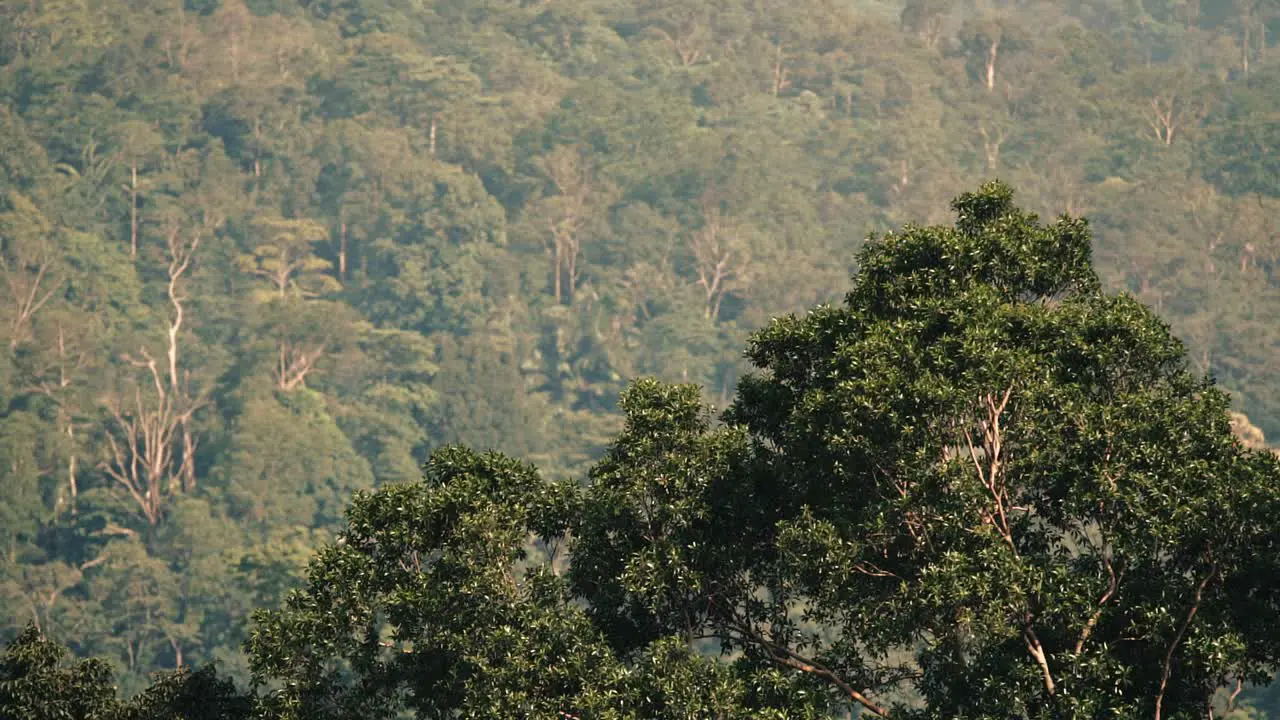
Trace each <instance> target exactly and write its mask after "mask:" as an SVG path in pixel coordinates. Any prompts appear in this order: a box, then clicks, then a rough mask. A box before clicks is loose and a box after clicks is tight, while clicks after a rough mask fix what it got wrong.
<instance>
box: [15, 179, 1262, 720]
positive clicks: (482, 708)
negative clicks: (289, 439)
mask: <svg viewBox="0 0 1280 720" xmlns="http://www.w3.org/2000/svg"><path fill="white" fill-rule="evenodd" d="M954 205H955V209H956V212H957V214H958V221H957V223H956V225H955V227H937V226H934V227H916V226H908V227H907V228H906V229H905V230H904V231H902V232H901V233H896V234H890V235H888V236H887V237H884V238H881V239H874V240H872V241H871V242H869V243H868V244H867V245H866V246H865V247H864V249H863V250H862V251H861V252H860V254H859V266H860V268H861V269H860V271H859V274H858V275H857V277H856V279H855V285H854V288H853V290H852V291H851V292H850V293H849V294H848V296H847V298H846V301H845V303H844V305H843V306H840V307H831V306H825V305H824V306H819V307H817V308H815V309H814V310H813V311H811V312H810V313H808V314H807V315H805V316H803V317H798V316H795V315H789V316H786V317H782V318H779V319H777V320H775V321H774V322H773V323H771V324H770V326H769V327H768V328H766V329H765V330H762V331H760V332H758V333H756V334H755V335H754V336H753V337H752V340H751V344H750V347H749V350H748V353H747V355H748V357H749V358H750V360H751V362H752V363H753V365H754V366H755V367H756V368H757V370H758V371H761V372H758V373H757V374H753V375H750V376H747V377H745V378H744V379H743V380H742V382H741V383H740V385H739V391H738V394H737V397H736V399H735V400H734V402H733V404H732V405H731V407H730V408H729V410H728V411H726V412H725V413H724V415H723V418H722V419H723V423H722V424H715V423H713V422H712V418H711V415H710V413H709V412H708V409H707V408H706V407H705V406H704V405H703V404H702V401H701V396H700V395H701V394H700V391H699V389H698V388H697V387H696V386H694V385H687V384H685V385H669V384H663V383H661V382H659V381H657V380H652V379H646V380H641V381H638V382H636V383H635V384H634V385H633V386H632V387H631V388H630V389H628V390H627V391H626V392H624V393H623V395H622V397H621V399H620V408H621V410H622V413H623V416H624V418H625V422H624V426H623V429H622V431H621V433H620V434H619V435H618V436H617V437H616V438H615V439H614V441H613V442H612V443H611V444H610V445H609V447H608V449H607V451H606V452H605V454H604V456H603V457H602V458H601V460H600V461H599V462H598V463H596V464H595V466H594V467H593V468H592V469H591V471H590V473H589V478H588V482H587V483H586V484H585V485H582V484H579V483H577V482H574V481H572V480H560V481H556V480H546V479H544V478H542V477H541V476H540V475H539V474H538V472H537V471H536V469H535V468H534V467H533V466H531V465H528V464H524V463H521V462H518V461H515V460H511V459H509V458H507V457H505V456H504V455H502V454H499V453H495V452H490V453H486V454H483V455H478V454H476V453H475V452H473V451H471V450H468V449H465V448H461V447H447V448H443V449H441V450H438V451H436V452H434V453H432V455H431V458H430V460H429V461H428V462H427V464H426V475H425V478H424V479H422V480H421V481H419V482H415V483H399V484H392V485H388V486H387V487H384V488H382V489H380V490H377V491H376V492H373V493H368V492H360V493H358V494H357V495H356V497H355V500H354V502H353V504H352V506H351V509H350V510H349V512H348V513H347V521H346V524H345V527H344V529H343V530H342V532H340V533H339V534H338V536H337V538H336V539H335V541H333V542H331V543H328V544H326V545H325V546H324V547H323V548H322V549H321V550H320V552H319V553H318V555H317V556H316V558H315V559H314V560H313V561H311V563H310V564H309V566H308V571H307V579H306V582H305V584H304V585H303V586H302V587H301V588H300V589H299V590H295V591H293V592H291V593H289V594H288V596H287V599H286V600H285V602H284V603H283V606H282V607H281V608H280V609H278V610H274V611H263V612H261V613H259V614H257V616H256V618H255V620H256V622H255V626H254V629H253V631H252V634H251V636H250V639H249V641H248V643H247V645H246V649H247V650H248V652H249V657H250V666H251V671H252V677H253V687H254V688H256V689H257V691H258V692H256V693H255V694H253V695H246V694H242V693H239V692H237V691H236V689H235V688H234V686H233V685H232V684H231V683H229V682H227V681H226V680H225V679H219V678H218V677H217V675H216V673H215V671H213V670H211V669H209V668H206V669H204V670H202V671H200V672H199V673H195V674H192V673H190V672H187V671H179V672H178V673H176V674H169V675H165V676H161V677H159V678H158V679H157V681H156V684H155V685H154V686H153V687H151V688H149V689H148V690H147V691H145V692H143V693H140V694H139V695H138V696H137V697H136V698H133V699H131V700H128V701H126V702H121V701H120V700H119V699H118V698H117V697H116V696H115V693H114V688H112V687H111V686H110V685H109V684H108V683H109V671H108V670H107V668H106V666H105V664H104V663H102V662H101V661H99V660H88V661H81V662H80V663H78V664H76V665H74V666H73V667H70V668H67V667H60V666H59V664H58V661H59V654H60V650H59V648H58V647H57V646H56V645H54V644H53V643H51V642H49V641H47V640H45V639H43V638H41V637H40V635H39V633H38V632H37V630H36V629H35V628H34V627H29V628H28V630H27V631H26V632H25V633H24V634H23V635H22V636H21V637H19V638H18V640H17V641H16V642H15V643H14V644H12V645H11V646H10V648H9V649H8V651H7V652H6V654H5V656H4V658H3V660H2V661H0V693H8V696H4V695H0V712H5V710H3V708H14V709H15V710H14V711H12V712H10V715H11V716H14V717H19V716H21V717H56V716H58V715H57V714H56V713H62V716H64V717H65V716H68V715H69V716H71V717H74V718H95V719H96V718H102V719H104V720H105V719H106V718H113V717H117V716H127V717H131V716H139V717H175V716H176V717H185V718H195V717H222V718H228V719H230V718H245V719H246V720H247V719H248V718H251V717H260V718H279V719H280V720H286V719H287V720H302V719H303V718H307V719H315V720H325V719H326V718H334V719H335V720H336V719H339V718H350V719H352V720H354V719H355V718H364V719H373V718H387V719H388V720H392V719H394V718H400V717H404V716H405V714H406V713H408V716H411V717H458V716H465V717H490V718H512V717H517V718H520V717H524V718H551V717H561V718H564V717H569V718H615V719H619V720H621V719H622V718H635V719H636V720H639V719H640V718H655V717H670V718H695V717H696V718H711V717H724V718H728V717H755V718H776V719H778V720H781V719H782V718H806V717H807V718H822V717H831V716H832V713H845V714H848V713H851V712H855V711H856V712H858V713H859V715H860V716H861V715H863V714H867V715H871V716H875V717H890V718H919V719H921V720H923V719H925V718H938V719H942V718H990V719H993V720H994V719H995V718H1007V717H1020V718H1040V719H1043V720H1050V719H1057V718H1064V717H1070V718H1083V717H1121V718H1138V717H1155V718H1157V719H1159V718H1168V719H1170V720H1172V719H1174V718H1186V719H1190V718H1198V717H1204V716H1205V715H1206V714H1207V713H1208V714H1211V713H1212V710H1211V708H1212V709H1213V710H1216V711H1218V712H1225V713H1226V714H1227V715H1228V716H1242V715H1243V716H1248V715H1249V714H1250V713H1251V712H1254V711H1255V710H1256V709H1255V708H1254V707H1253V706H1252V705H1249V704H1245V705H1238V698H1237V697H1236V696H1234V695H1229V694H1228V695H1226V698H1225V700H1224V699H1223V696H1224V693H1226V691H1227V690H1228V688H1231V687H1239V686H1240V685H1241V684H1242V683H1244V682H1247V681H1261V680H1265V679H1267V678H1269V677H1270V676H1271V673H1272V672H1274V671H1275V669H1276V666H1277V664H1280V615H1278V614H1277V611H1278V610H1280V585H1278V584H1277V582H1276V578H1277V577H1280V567H1278V564H1280V558H1277V556H1276V554H1275V553H1274V547H1275V542H1276V532H1277V526H1276V524H1275V522H1274V520H1273V518H1274V517H1275V516H1276V513H1277V512H1280V459H1278V458H1277V456H1276V455H1275V454H1274V453H1272V452H1270V451H1267V450H1265V449H1252V448H1247V447H1246V446H1245V444H1244V443H1243V442H1241V441H1240V440H1239V439H1237V437H1236V435H1235V433H1234V432H1233V427H1232V418H1231V416H1230V414H1229V412H1228V407H1229V402H1228V398H1227V397H1226V396H1225V395H1224V394H1223V393H1221V392H1220V391H1218V390H1216V389H1215V388H1214V387H1213V385H1212V383H1210V382H1207V381H1204V380H1201V379H1197V378H1196V377H1195V376H1194V375H1193V374H1192V373H1191V372H1190V371H1189V370H1188V364H1187V362H1186V359H1185V352H1184V349H1183V346H1182V344H1181V343H1180V342H1178V341H1177V340H1176V339H1174V338H1173V337H1172V335H1171V334H1170V333H1169V329H1168V327H1167V326H1166V325H1165V324H1164V323H1163V322H1162V321H1160V320H1159V319H1158V318H1157V317H1156V316H1155V315H1154V314H1153V313H1152V312H1151V311H1150V309H1148V308H1147V307H1145V306H1143V305H1142V304H1141V303H1139V302H1138V301H1136V300H1134V299H1133V298H1132V297H1130V296H1128V295H1110V294H1107V293H1105V292H1103V291H1102V289H1101V284H1100V282H1099V279H1098V277H1097V276H1096V274H1095V273H1094V272H1093V269H1092V265H1091V249H1090V245H1091V241H1092V238H1091V236H1090V233H1089V232H1088V228H1087V225H1086V224H1085V223H1084V222H1083V221H1081V220H1075V219H1072V218H1070V217H1066V216H1064V217H1063V218H1062V219H1060V220H1059V221H1058V222H1057V223H1055V224H1053V225H1051V226H1048V227H1045V226H1042V225H1040V224H1039V223H1038V221H1037V218H1036V217H1035V216H1034V215H1030V214H1027V213H1024V212H1022V211H1020V210H1018V209H1017V208H1016V207H1014V206H1013V204H1012V192H1011V191H1010V190H1009V189H1008V188H1007V186H1004V185H1002V184H999V183H992V184H989V185H986V186H984V187H983V188H982V189H981V190H980V191H978V192H976V193H971V194H966V195H964V196H961V197H960V198H959V199H958V200H957V201H956V202H955V204H954ZM566 565H567V568H566ZM45 697H53V698H57V699H58V701H59V702H60V703H63V704H64V705H65V707H56V708H50V707H48V706H47V705H46V704H45V701H44V700H43V699H42V698H45ZM1223 705H1226V707H1225V708H1224V707H1223ZM55 711H56V712H55ZM50 713H54V714H50Z"/></svg>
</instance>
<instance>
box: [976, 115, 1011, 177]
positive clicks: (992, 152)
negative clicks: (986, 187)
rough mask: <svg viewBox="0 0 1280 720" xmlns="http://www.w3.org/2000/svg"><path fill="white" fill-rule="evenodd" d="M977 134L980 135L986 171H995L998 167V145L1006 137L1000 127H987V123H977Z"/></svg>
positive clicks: (1002, 142)
mask: <svg viewBox="0 0 1280 720" xmlns="http://www.w3.org/2000/svg"><path fill="white" fill-rule="evenodd" d="M978 134H979V135H981V136H982V150H983V153H984V155H985V158H986V169H987V172H989V173H991V172H995V171H996V170H998V169H999V167H1000V146H1001V145H1003V144H1004V141H1005V140H1006V139H1007V136H1006V135H1005V130H1004V128H1002V127H997V128H995V129H988V128H987V124H986V123H983V122H980V123H978Z"/></svg>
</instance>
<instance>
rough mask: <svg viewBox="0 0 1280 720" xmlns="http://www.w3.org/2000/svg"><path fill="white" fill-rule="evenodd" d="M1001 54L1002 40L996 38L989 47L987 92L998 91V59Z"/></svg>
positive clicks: (986, 78) (986, 79)
mask: <svg viewBox="0 0 1280 720" xmlns="http://www.w3.org/2000/svg"><path fill="white" fill-rule="evenodd" d="M999 52H1000V39H999V38H994V39H992V40H991V42H990V44H989V45H988V46H987V73H986V77H985V78H984V80H985V83H984V84H985V85H986V87H987V92H995V90H996V58H997V56H998V55H999Z"/></svg>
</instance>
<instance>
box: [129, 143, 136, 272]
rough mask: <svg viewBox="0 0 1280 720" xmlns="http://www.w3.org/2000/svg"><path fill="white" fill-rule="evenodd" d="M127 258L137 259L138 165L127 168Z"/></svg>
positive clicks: (134, 163)
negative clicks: (129, 176) (129, 178)
mask: <svg viewBox="0 0 1280 720" xmlns="http://www.w3.org/2000/svg"><path fill="white" fill-rule="evenodd" d="M129 170H130V174H131V182H130V184H129V257H132V258H136V257H138V163H137V161H134V162H133V164H132V165H131V166H130V167H129Z"/></svg>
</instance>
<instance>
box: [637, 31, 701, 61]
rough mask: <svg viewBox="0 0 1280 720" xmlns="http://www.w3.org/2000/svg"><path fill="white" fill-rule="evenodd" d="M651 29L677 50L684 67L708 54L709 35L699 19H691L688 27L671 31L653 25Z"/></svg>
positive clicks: (677, 55) (676, 52)
mask: <svg viewBox="0 0 1280 720" xmlns="http://www.w3.org/2000/svg"><path fill="white" fill-rule="evenodd" d="M650 31H651V32H652V33H653V34H655V35H657V36H658V37H660V38H662V40H663V42H664V43H666V45H667V46H668V47H670V48H671V49H672V50H673V51H674V52H675V54H676V57H678V58H680V65H681V66H683V67H689V66H691V65H694V64H695V63H697V62H698V61H699V60H701V59H702V58H703V57H704V56H705V54H706V44H707V41H708V36H707V33H706V32H705V29H704V27H703V26H702V25H700V24H699V23H698V22H697V21H691V22H690V23H689V25H688V27H681V28H672V29H671V30H670V31H668V30H666V29H664V28H660V27H656V26H654V27H651V28H650Z"/></svg>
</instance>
